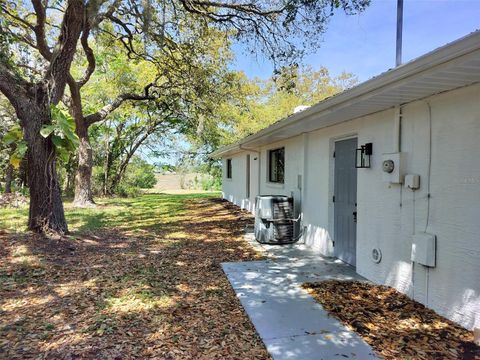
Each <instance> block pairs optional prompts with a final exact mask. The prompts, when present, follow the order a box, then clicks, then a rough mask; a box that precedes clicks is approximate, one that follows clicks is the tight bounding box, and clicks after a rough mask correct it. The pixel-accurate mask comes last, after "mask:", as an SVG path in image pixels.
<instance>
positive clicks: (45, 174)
mask: <svg viewBox="0 0 480 360" xmlns="http://www.w3.org/2000/svg"><path fill="white" fill-rule="evenodd" d="M33 111H34V110H33ZM30 115H31V118H30V119H28V120H27V121H23V123H24V124H26V126H25V128H24V129H25V139H26V140H27V143H28V152H27V173H28V185H29V187H30V211H29V218H28V228H29V230H32V231H34V232H47V233H48V232H50V231H53V232H55V233H60V234H66V233H68V227H67V221H66V220H65V214H64V210H63V203H62V198H61V193H60V184H59V182H58V176H57V169H56V160H55V159H56V155H55V146H54V145H53V143H52V140H51V137H48V138H44V137H42V136H41V135H40V129H41V127H42V125H44V124H49V123H50V111H49V109H45V110H44V111H42V112H37V113H34V112H32V113H31V114H30Z"/></svg>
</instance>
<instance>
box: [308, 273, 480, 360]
mask: <svg viewBox="0 0 480 360" xmlns="http://www.w3.org/2000/svg"><path fill="white" fill-rule="evenodd" d="M304 288H305V289H307V291H308V292H309V293H310V294H311V295H312V296H313V297H314V298H315V299H316V300H317V301H318V302H320V303H321V304H322V306H323V307H324V308H325V309H326V310H327V311H329V312H330V313H331V314H332V315H333V316H335V317H336V318H338V319H339V320H340V321H342V322H343V323H344V324H346V325H347V327H349V328H350V329H352V330H353V331H355V332H357V333H358V334H359V335H360V336H361V337H362V338H363V339H364V340H365V341H366V342H367V343H368V344H370V346H372V348H373V349H374V350H375V352H376V353H377V355H379V356H380V357H382V358H384V359H395V360H396V359H401V360H408V359H411V360H427V359H428V360H433V359H438V360H440V359H452V360H456V359H480V347H478V346H476V345H475V344H474V342H473V333H472V332H471V331H467V330H465V329H463V328H462V327H460V326H458V325H456V324H454V323H453V322H451V321H449V320H447V319H445V318H443V317H441V316H440V315H438V314H436V313H435V312H434V311H432V310H430V309H427V308H426V307H425V306H423V305H422V304H420V303H418V302H416V301H413V300H411V299H410V298H408V297H407V296H406V295H404V294H401V293H399V292H398V291H396V290H395V289H393V288H390V287H387V286H380V285H374V284H369V283H363V282H355V281H336V280H335V281H324V282H319V283H309V284H304Z"/></svg>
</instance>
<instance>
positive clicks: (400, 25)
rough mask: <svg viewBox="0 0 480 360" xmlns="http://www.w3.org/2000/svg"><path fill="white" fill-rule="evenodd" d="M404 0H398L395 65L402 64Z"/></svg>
mask: <svg viewBox="0 0 480 360" xmlns="http://www.w3.org/2000/svg"><path fill="white" fill-rule="evenodd" d="M402 33H403V0H397V52H396V61H395V66H399V65H401V64H402Z"/></svg>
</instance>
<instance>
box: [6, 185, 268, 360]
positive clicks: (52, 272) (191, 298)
mask: <svg viewBox="0 0 480 360" xmlns="http://www.w3.org/2000/svg"><path fill="white" fill-rule="evenodd" d="M67 216H68V219H69V221H70V222H71V228H72V229H73V234H72V236H70V237H65V238H63V239H58V240H52V239H45V238H40V237H34V236H32V235H28V234H17V235H6V234H3V235H0V241H1V244H2V250H1V254H2V260H3V261H2V263H1V264H0V282H1V286H0V309H1V316H0V353H2V352H3V354H5V356H6V357H7V358H12V359H14V358H30V357H36V356H38V354H42V356H44V357H48V358H92V359H93V358H130V357H141V358H198V357H213V358H231V357H237V358H245V357H246V358H259V359H261V358H267V353H266V351H265V349H264V347H263V345H262V343H261V341H260V339H259V338H258V336H257V335H256V334H255V332H254V330H253V328H252V325H251V324H250V322H249V321H248V319H247V318H246V316H245V315H244V313H243V311H242V309H241V306H240V304H239V302H238V300H237V298H236V297H235V295H234V293H233V291H232V289H231V288H230V285H229V283H228V281H227V280H226V277H225V276H224V274H223V271H222V270H221V267H220V263H221V262H224V261H239V260H252V259H255V258H256V255H255V254H254V252H253V251H252V250H251V249H250V248H249V247H248V245H247V244H246V243H245V242H244V241H243V240H242V237H241V236H239V234H241V231H242V229H243V228H244V226H245V225H246V224H247V223H249V222H251V217H250V215H248V214H246V213H244V212H242V211H240V210H238V209H237V208H235V207H233V206H231V205H228V204H226V203H224V202H222V201H221V200H218V199H213V198H212V196H211V195H204V194H202V195H200V196H198V195H190V194H189V195H157V194H152V195H150V194H149V195H144V196H142V197H141V198H139V199H126V200H124V199H120V200H118V199H114V200H102V201H100V204H99V206H98V207H97V208H95V209H81V210H76V209H69V208H68V207H67ZM226 314H228V316H226Z"/></svg>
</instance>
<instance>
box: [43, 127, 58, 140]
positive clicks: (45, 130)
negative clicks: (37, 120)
mask: <svg viewBox="0 0 480 360" xmlns="http://www.w3.org/2000/svg"><path fill="white" fill-rule="evenodd" d="M54 131H55V126H54V125H44V126H43V127H42V128H41V129H40V135H42V136H43V137H44V138H47V137H49V136H50V134H51V133H53V132H54Z"/></svg>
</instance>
